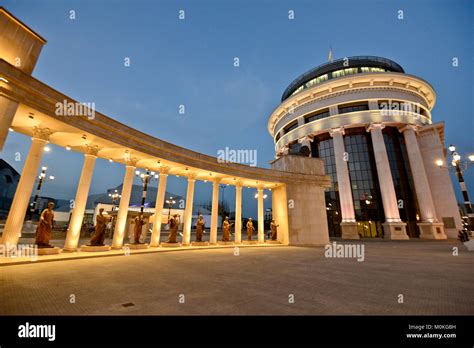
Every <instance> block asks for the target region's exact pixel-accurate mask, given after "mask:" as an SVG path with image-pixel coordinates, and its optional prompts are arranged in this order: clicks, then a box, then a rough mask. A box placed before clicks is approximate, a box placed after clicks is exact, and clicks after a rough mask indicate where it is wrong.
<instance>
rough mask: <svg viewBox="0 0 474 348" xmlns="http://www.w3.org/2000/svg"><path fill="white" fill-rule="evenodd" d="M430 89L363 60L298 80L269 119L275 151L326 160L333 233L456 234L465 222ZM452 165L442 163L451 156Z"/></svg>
mask: <svg viewBox="0 0 474 348" xmlns="http://www.w3.org/2000/svg"><path fill="white" fill-rule="evenodd" d="M435 102H436V93H435V91H434V89H433V87H432V86H431V85H430V84H429V83H428V82H426V81H425V80H423V79H421V78H419V77H417V76H414V75H410V74H407V73H405V71H404V69H403V68H402V67H401V66H400V65H399V64H397V63H395V62H394V61H392V60H390V59H386V58H382V57H372V56H357V57H347V58H343V59H339V60H336V61H333V62H328V63H325V64H322V65H319V66H317V67H316V68H313V69H311V70H309V71H308V72H306V73H304V74H302V75H301V76H299V77H297V78H296V79H295V80H294V81H293V82H292V83H291V84H290V85H289V86H288V87H287V88H286V90H285V91H284V93H283V95H282V98H281V103H280V105H278V107H277V108H276V109H275V110H274V111H273V112H272V114H271V115H270V118H269V120H268V131H269V133H270V134H271V136H272V137H273V138H274V142H275V153H276V157H277V158H279V157H281V156H291V155H297V156H308V157H314V158H320V159H322V160H323V161H324V164H325V170H326V174H327V175H329V176H330V178H331V181H332V185H331V187H330V188H328V189H327V190H326V193H325V197H326V212H327V223H328V230H329V235H330V236H331V237H342V238H345V239H358V238H360V237H384V238H387V239H401V240H403V239H408V238H426V239H445V238H446V236H447V235H448V236H449V237H453V238H456V236H457V231H458V230H459V229H460V228H461V220H460V216H459V211H458V206H457V202H456V198H455V195H454V190H453V187H452V183H451V180H450V177H449V173H448V171H447V169H446V168H443V167H442V166H441V167H440V166H439V163H440V162H439V161H440V160H443V161H444V160H445V150H444V123H443V122H438V123H433V122H432V115H431V111H432V109H433V107H434V105H435ZM444 162H445V161H444Z"/></svg>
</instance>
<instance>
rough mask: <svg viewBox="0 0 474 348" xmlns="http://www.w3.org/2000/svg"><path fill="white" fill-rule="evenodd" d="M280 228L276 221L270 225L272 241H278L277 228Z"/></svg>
mask: <svg viewBox="0 0 474 348" xmlns="http://www.w3.org/2000/svg"><path fill="white" fill-rule="evenodd" d="M278 226H280V225H277V224H276V223H275V220H272V222H271V223H270V230H272V235H271V239H272V240H276V239H277V227H278Z"/></svg>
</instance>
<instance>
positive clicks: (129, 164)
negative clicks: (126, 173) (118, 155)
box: [125, 157, 140, 168]
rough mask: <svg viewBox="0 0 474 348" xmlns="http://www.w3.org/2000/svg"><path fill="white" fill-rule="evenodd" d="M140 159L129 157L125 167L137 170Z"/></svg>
mask: <svg viewBox="0 0 474 348" xmlns="http://www.w3.org/2000/svg"><path fill="white" fill-rule="evenodd" d="M139 160H140V159H139V158H137V157H129V158H128V159H125V165H126V166H127V167H133V168H136V167H137V163H138V161H139Z"/></svg>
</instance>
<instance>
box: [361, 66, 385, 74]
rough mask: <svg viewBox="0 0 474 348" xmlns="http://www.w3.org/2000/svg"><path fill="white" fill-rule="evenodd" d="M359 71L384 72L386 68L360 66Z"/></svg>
mask: <svg viewBox="0 0 474 348" xmlns="http://www.w3.org/2000/svg"><path fill="white" fill-rule="evenodd" d="M360 71H362V72H363V73H367V72H385V71H386V70H385V69H382V68H368V67H362V68H360Z"/></svg>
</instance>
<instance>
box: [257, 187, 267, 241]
mask: <svg viewBox="0 0 474 348" xmlns="http://www.w3.org/2000/svg"><path fill="white" fill-rule="evenodd" d="M257 200H258V242H259V243H265V231H264V222H265V219H264V215H263V187H262V186H259V187H258V188H257Z"/></svg>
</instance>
